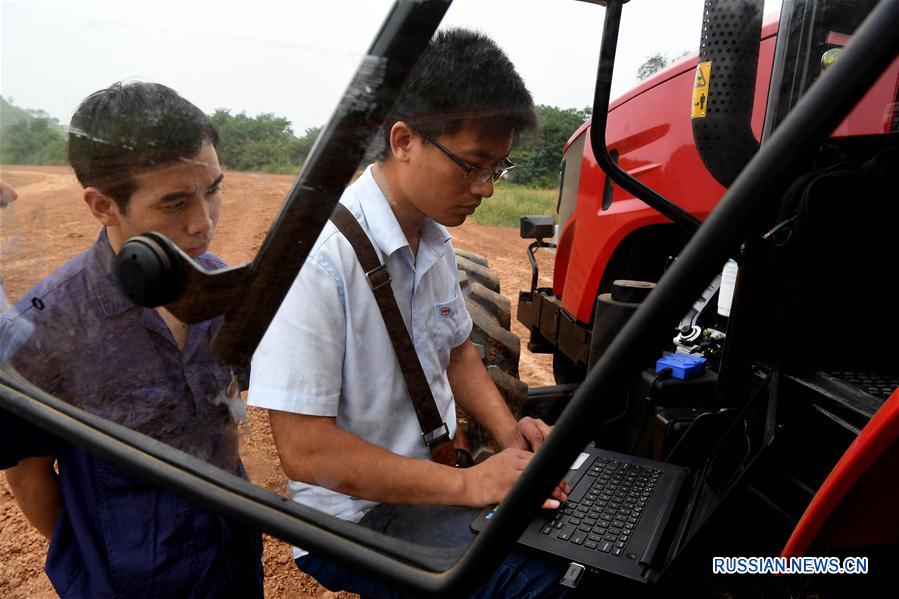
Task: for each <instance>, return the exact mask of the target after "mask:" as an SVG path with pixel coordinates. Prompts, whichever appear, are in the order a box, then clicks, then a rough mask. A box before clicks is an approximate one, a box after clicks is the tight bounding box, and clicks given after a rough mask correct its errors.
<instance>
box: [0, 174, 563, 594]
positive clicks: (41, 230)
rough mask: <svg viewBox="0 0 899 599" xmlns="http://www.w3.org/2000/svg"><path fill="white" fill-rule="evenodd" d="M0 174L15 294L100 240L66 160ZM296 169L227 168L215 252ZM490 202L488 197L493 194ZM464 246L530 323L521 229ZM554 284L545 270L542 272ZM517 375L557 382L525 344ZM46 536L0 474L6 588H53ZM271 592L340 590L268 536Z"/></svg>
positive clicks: (0, 251) (478, 231)
mask: <svg viewBox="0 0 899 599" xmlns="http://www.w3.org/2000/svg"><path fill="white" fill-rule="evenodd" d="M0 178H2V179H3V180H4V181H6V182H8V183H10V184H11V185H13V186H14V187H15V188H16V190H17V191H18V193H19V201H18V202H17V203H15V204H13V205H12V206H11V207H10V208H8V209H6V210H3V211H0V244H2V245H0V269H2V275H3V280H4V286H5V287H6V291H7V293H8V294H9V296H10V298H13V299H15V298H18V297H19V295H21V294H22V293H24V292H25V291H26V290H27V289H28V288H29V287H30V286H31V285H33V284H34V283H35V282H37V281H38V280H39V279H40V278H42V277H44V276H45V275H47V274H48V273H49V272H51V271H52V270H53V269H54V268H55V267H56V266H58V265H59V264H61V263H62V262H63V261H65V260H66V259H67V258H69V257H71V256H73V255H75V254H76V253H78V252H80V251H82V250H84V249H86V248H87V247H88V246H90V244H91V243H93V241H94V240H95V238H96V236H97V233H98V231H99V228H98V225H97V224H96V222H95V221H94V220H93V218H92V217H91V216H90V213H89V212H88V210H87V208H86V206H85V205H84V204H83V203H82V201H81V199H80V186H79V185H78V182H77V181H76V180H75V177H74V175H73V174H72V172H71V170H70V169H68V168H66V167H34V166H22V167H16V166H7V167H0ZM292 182H293V178H292V177H289V176H282V175H259V174H251V173H238V172H227V173H226V178H225V185H224V188H225V196H224V197H225V205H224V212H223V216H222V220H221V223H220V226H219V230H218V233H217V235H216V238H215V240H214V241H213V244H212V248H211V251H213V252H215V253H216V254H218V255H219V256H221V257H222V258H224V259H225V260H226V261H227V262H228V263H230V264H236V263H239V262H243V261H246V260H249V259H251V258H252V257H253V255H254V254H255V253H256V251H257V250H258V249H259V246H260V244H261V242H262V240H263V238H264V237H265V234H266V232H267V231H268V228H269V227H270V226H271V223H272V222H273V220H274V218H275V216H276V214H277V212H278V209H279V207H280V206H281V203H282V202H283V200H284V198H285V196H286V194H287V192H288V191H289V189H290V186H291V184H292ZM487 201H489V200H487ZM452 234H453V243H454V245H455V246H456V247H457V248H459V249H464V250H469V251H472V252H476V253H479V254H482V255H484V256H486V257H487V258H488V259H489V260H490V265H491V266H492V267H494V268H495V269H496V270H497V271H498V272H499V274H500V280H501V285H502V290H503V292H504V293H505V294H506V295H507V296H508V297H509V298H510V299H511V300H512V307H513V318H512V321H513V324H512V326H513V332H515V333H516V334H518V335H519V336H524V334H525V330H524V327H522V326H521V325H520V324H519V323H518V322H517V321H516V320H515V315H514V310H515V306H516V303H517V297H518V290H519V289H523V288H525V287H528V286H529V285H530V276H531V275H530V267H529V265H528V260H527V257H526V255H525V252H526V247H527V242H526V241H525V240H523V239H520V238H519V237H518V232H517V230H514V229H506V228H500V227H484V226H480V225H477V224H474V223H465V224H464V225H463V226H461V227H458V228H456V229H453V230H452ZM540 262H541V271H542V272H543V273H544V275H549V274H551V257H550V255H549V253H548V252H546V251H544V252H543V257H542V259H541V261H540ZM544 278H546V280H541V284H548V277H541V279H544ZM520 370H521V377H522V379H523V380H524V381H525V382H527V383H529V384H530V385H533V386H541V385H548V384H552V367H551V361H550V359H549V357H548V356H542V355H533V354H531V353H530V352H528V351H527V348H526V347H525V346H524V344H522V352H521V367H520ZM249 421H250V429H251V432H250V434H248V435H244V437H243V446H242V450H241V454H242V456H243V459H244V462H245V464H246V466H247V469H248V471H249V473H250V477H251V479H252V480H253V482H254V483H256V484H258V485H261V486H263V487H265V488H267V489H270V490H272V491H275V492H277V493H283V492H284V489H285V480H284V478H283V475H282V474H281V470H280V466H279V464H278V457H277V454H276V453H275V450H274V447H273V445H272V443H271V438H270V431H269V429H268V422H267V418H265V416H264V414H262V413H260V412H259V411H256V410H252V409H251V410H250V416H249ZM46 551H47V542H46V541H45V540H44V539H43V538H42V537H41V536H40V535H39V534H38V533H37V532H35V531H34V530H33V529H32V528H31V527H30V526H29V525H28V523H27V522H26V520H25V518H24V517H23V516H22V514H21V512H20V511H19V509H18V507H17V506H16V504H15V501H14V500H13V498H12V495H11V493H10V492H9V487H8V486H7V484H6V479H5V477H4V476H3V475H2V473H0V597H4V598H10V599H14V598H20V597H21V598H29V599H30V598H43V597H54V596H55V593H54V591H53V587H52V585H51V584H50V581H49V580H48V579H47V577H46V576H45V575H44V573H43V561H44V557H45V555H46ZM264 561H265V574H266V589H265V590H266V596H267V597H278V598H280V597H344V596H346V595H345V594H335V593H330V592H328V591H327V590H325V589H324V588H322V587H321V586H319V585H318V584H317V583H316V582H315V581H314V580H312V579H310V578H308V577H306V576H304V575H302V574H301V573H299V572H298V571H297V569H296V567H295V566H294V565H293V564H292V563H291V560H290V548H289V547H288V546H287V544H286V543H284V542H282V541H279V540H277V539H273V538H266V545H265V556H264Z"/></svg>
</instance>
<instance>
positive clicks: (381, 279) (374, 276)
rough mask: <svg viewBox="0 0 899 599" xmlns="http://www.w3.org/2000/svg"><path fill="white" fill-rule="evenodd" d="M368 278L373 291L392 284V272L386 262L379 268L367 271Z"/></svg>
mask: <svg viewBox="0 0 899 599" xmlns="http://www.w3.org/2000/svg"><path fill="white" fill-rule="evenodd" d="M365 276H366V278H367V279H368V284H369V285H370V286H371V288H372V291H377V290H378V289H380V288H381V287H383V286H384V285H390V281H391V278H390V273H389V272H388V271H387V265H386V264H380V265H378V267H377V268H373V269H371V270H370V271H368V272H367V273H365Z"/></svg>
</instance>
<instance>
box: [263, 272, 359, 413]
mask: <svg viewBox="0 0 899 599" xmlns="http://www.w3.org/2000/svg"><path fill="white" fill-rule="evenodd" d="M345 340H346V316H345V314H344V293H343V288H342V283H341V282H340V278H339V277H338V275H337V272H336V271H335V270H334V269H333V268H330V267H329V266H328V265H327V263H324V262H321V261H319V260H318V259H317V258H315V257H313V256H310V257H309V258H308V259H307V260H306V263H305V264H304V265H303V268H302V270H301V271H300V274H299V275H298V276H297V278H296V280H294V282H293V285H292V286H291V288H290V290H289V291H288V292H287V296H286V297H285V298H284V302H283V303H282V304H281V307H280V308H279V309H278V312H277V314H275V318H274V319H273V320H272V322H271V324H270V325H269V327H268V330H267V331H266V332H265V336H263V338H262V341H261V342H260V343H259V347H258V348H256V353H255V354H253V361H252V367H251V369H250V391H249V396H248V403H249V404H250V405H251V406H256V407H260V408H268V409H273V410H281V411H284V412H294V413H297V414H306V415H309V416H331V417H336V416H337V405H338V399H339V397H340V389H341V379H342V367H343V358H344V353H345V351H346V346H345V342H346V341H345Z"/></svg>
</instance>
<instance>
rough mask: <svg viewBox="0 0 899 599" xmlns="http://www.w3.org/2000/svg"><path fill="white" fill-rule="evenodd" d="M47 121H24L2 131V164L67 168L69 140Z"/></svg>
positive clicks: (43, 119) (0, 152)
mask: <svg viewBox="0 0 899 599" xmlns="http://www.w3.org/2000/svg"><path fill="white" fill-rule="evenodd" d="M54 120H55V119H50V118H48V117H35V118H32V119H30V120H22V121H19V122H17V123H13V124H11V125H8V126H6V127H4V128H3V132H2V141H0V163H3V164H65V161H66V138H65V137H64V136H63V135H62V133H60V132H59V131H58V130H57V129H56V128H55V127H54V126H53V121H54Z"/></svg>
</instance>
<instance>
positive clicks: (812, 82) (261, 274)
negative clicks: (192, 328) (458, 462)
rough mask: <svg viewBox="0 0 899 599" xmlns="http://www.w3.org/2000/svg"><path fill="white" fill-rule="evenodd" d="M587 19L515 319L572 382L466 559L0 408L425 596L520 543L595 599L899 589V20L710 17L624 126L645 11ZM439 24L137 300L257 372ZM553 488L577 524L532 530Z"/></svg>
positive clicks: (125, 442) (129, 250)
mask: <svg viewBox="0 0 899 599" xmlns="http://www.w3.org/2000/svg"><path fill="white" fill-rule="evenodd" d="M593 1H594V3H596V4H602V5H604V6H605V16H604V19H605V25H604V30H603V37H602V40H603V41H602V48H601V56H600V63H599V70H598V74H597V85H596V94H595V99H594V109H593V119H592V121H591V122H590V123H589V125H585V126H584V127H583V128H581V129H580V130H579V131H578V132H577V133H576V134H575V135H574V136H573V138H572V139H571V141H570V142H569V143H568V144H567V146H566V148H565V151H564V161H563V169H562V175H563V181H562V185H561V192H560V199H559V209H558V216H559V235H558V240H557V242H556V244H557V248H558V249H557V254H556V266H555V272H554V284H553V287H552V288H551V289H543V288H538V286H537V282H538V276H537V275H538V273H537V270H536V261H535V260H534V257H533V252H535V251H537V249H538V248H540V247H545V246H547V245H550V243H549V242H547V241H544V240H547V239H550V238H553V237H554V236H555V225H554V221H553V218H552V217H525V218H523V220H522V235H523V236H524V237H528V238H533V239H535V241H534V243H532V244H531V252H532V254H531V256H530V258H531V264H532V266H533V268H534V277H533V284H532V288H531V289H530V290H526V291H523V292H522V293H521V297H520V302H519V311H518V317H519V319H520V320H521V321H522V322H524V323H525V324H526V325H528V327H529V328H530V331H531V339H530V341H529V345H530V346H531V348H532V349H533V350H535V351H546V352H553V353H554V354H555V357H556V371H557V376H558V379H559V380H560V382H561V381H567V382H568V384H561V385H556V386H552V387H547V388H539V389H531V390H530V391H529V392H528V399H527V402H526V404H525V409H526V410H528V411H530V412H531V413H532V414H536V415H540V416H542V417H544V418H546V419H547V420H551V421H554V422H555V428H554V431H553V434H551V435H549V436H548V437H547V438H546V440H545V443H544V444H543V445H542V447H541V449H540V451H539V452H537V453H536V454H535V455H534V457H533V459H532V460H531V462H530V465H529V466H528V468H527V469H526V470H525V471H524V472H523V473H522V475H521V477H520V478H519V479H518V481H517V482H516V484H515V486H514V487H513V488H512V489H511V491H510V492H509V494H508V495H507V497H506V499H505V501H504V503H503V505H502V509H499V510H495V511H487V512H485V514H484V516H483V521H480V520H479V521H478V523H477V526H478V527H479V528H480V530H481V532H480V534H479V536H478V537H477V539H476V540H475V541H474V542H473V543H472V544H471V545H470V546H469V547H468V548H466V549H465V550H464V552H463V553H461V554H458V553H453V554H452V555H450V554H448V553H447V552H445V551H442V550H438V549H436V548H433V547H427V546H423V545H411V544H408V543H405V542H402V541H398V540H396V539H391V538H389V537H385V536H384V535H380V534H377V533H374V532H372V531H367V530H365V529H362V528H360V527H357V526H355V525H353V524H352V523H348V522H344V521H340V520H335V519H333V518H330V517H327V516H324V515H322V514H321V513H319V512H316V511H315V510H311V509H309V508H305V507H303V506H300V505H297V504H293V503H292V502H289V501H287V500H286V499H285V498H284V497H280V496H278V495H275V494H273V493H270V492H267V491H263V490H261V489H258V488H256V487H253V486H252V485H251V484H250V483H248V482H247V481H245V480H242V479H238V478H237V477H231V476H223V475H222V474H221V473H220V472H219V471H217V469H215V468H214V467H212V466H210V465H209V464H207V463H205V462H203V461H201V460H198V459H196V458H193V457H192V456H188V455H186V454H184V453H182V452H180V451H177V450H175V449H172V448H171V447H168V446H164V445H162V444H160V443H158V442H155V441H153V440H152V439H149V438H147V437H145V436H143V435H141V434H139V433H136V432H135V431H132V430H129V429H126V428H124V427H121V426H118V425H115V424H112V423H109V422H106V421H103V420H102V419H99V418H97V417H94V416H92V415H90V414H87V413H85V412H83V411H81V410H78V409H76V408H74V407H73V406H71V405H69V404H66V403H65V402H62V401H60V400H59V399H56V398H54V397H52V396H50V395H48V394H47V393H45V392H43V391H41V390H40V389H37V388H35V387H33V386H31V385H29V384H28V382H27V381H25V380H24V379H22V378H21V377H20V376H19V375H17V374H16V373H15V372H14V371H12V369H11V368H9V367H8V365H7V364H6V363H5V362H3V361H0V408H2V409H4V410H8V411H10V412H12V413H13V414H14V415H16V416H19V417H20V418H23V419H25V420H28V421H30V422H33V423H35V424H37V425H38V426H40V427H42V428H45V429H47V430H49V431H50V432H52V433H53V434H56V435H58V436H60V437H63V438H65V439H66V440H68V441H70V442H73V443H76V444H78V445H79V446H81V447H84V448H86V449H88V450H89V451H92V452H95V453H97V454H98V455H100V456H102V457H103V458H105V459H109V460H110V461H112V462H114V463H115V464H117V465H119V466H121V467H124V468H128V469H129V470H132V471H135V472H137V473H140V474H141V475H143V476H146V477H147V478H149V480H151V481H153V482H155V483H158V484H160V485H163V486H165V487H166V488H168V489H171V490H174V491H176V492H179V493H182V494H184V495H185V496H187V497H189V498H191V499H192V500H195V501H198V502H201V503H203V504H204V505H206V506H209V507H211V508H213V509H216V510H218V511H220V512H222V513H224V514H227V515H229V516H232V517H235V518H239V519H241V520H243V521H244V522H247V523H249V524H251V525H253V526H255V527H258V528H260V529H261V530H263V531H265V532H267V533H269V534H273V535H276V536H278V537H280V538H282V539H285V540H288V541H290V542H292V543H294V544H296V545H299V546H302V547H308V548H310V549H312V550H314V551H316V552H318V553H321V554H322V555H323V556H324V557H327V558H328V559H332V560H334V561H337V562H340V563H342V564H345V565H348V566H350V567H352V568H355V569H357V570H358V571H360V572H362V573H364V574H366V575H369V576H372V577H375V578H378V579H379V580H384V581H387V582H388V583H390V584H391V585H394V586H396V587H397V588H400V589H402V590H403V591H408V592H410V593H414V594H415V595H427V596H459V595H460V594H464V593H466V592H469V591H471V590H472V589H474V588H476V587H477V585H478V584H479V582H480V581H482V580H483V579H484V578H485V577H486V575H487V574H488V572H489V571H490V569H491V568H493V567H494V566H495V565H496V564H498V563H499V560H500V559H501V558H502V556H503V555H504V554H505V552H506V551H507V550H508V549H509V548H510V547H511V546H512V544H513V543H515V542H516V541H518V542H521V543H524V544H527V545H530V546H533V547H538V548H542V549H544V550H546V551H548V552H550V553H552V554H554V555H557V556H562V557H564V558H566V559H568V560H570V561H571V565H570V567H569V569H568V573H567V574H566V576H565V578H564V579H563V583H564V584H568V585H569V586H573V587H574V586H577V587H578V591H579V592H583V593H584V595H585V596H598V595H599V593H602V596H608V597H616V596H634V595H636V594H642V593H644V592H645V593H647V594H655V595H656V596H709V597H742V596H745V597H762V596H765V597H797V596H808V595H811V594H819V595H822V596H843V595H844V594H849V595H852V596H868V595H871V594H873V593H875V592H879V593H882V592H883V585H884V584H885V583H887V584H894V577H892V575H891V574H892V572H891V571H890V569H891V568H892V567H893V565H894V564H895V563H896V559H897V557H899V509H897V508H896V506H897V505H899V491H897V485H896V484H895V482H894V479H895V472H896V469H897V468H899V442H897V439H899V392H896V391H895V389H896V388H897V387H899V343H897V341H896V340H897V339H899V316H897V315H896V306H897V302H896V300H895V299H894V298H893V297H891V295H890V293H891V292H890V291H889V289H890V288H891V287H892V285H891V284H890V283H889V281H891V280H892V281H894V282H895V280H896V279H897V269H896V266H895V265H896V264H899V251H897V244H896V243H895V242H894V240H893V238H894V236H895V232H894V229H895V226H896V223H897V222H899V201H897V197H899V196H897V191H896V190H897V189H899V114H897V110H896V106H897V92H899V87H897V84H899V81H897V73H899V64H897V56H899V2H896V1H895V0H882V1H881V2H879V3H878V2H876V0H792V1H791V0H785V1H784V4H783V8H782V10H781V15H780V20H779V22H773V21H771V22H769V23H767V24H764V25H763V19H762V14H761V12H762V10H761V9H762V4H763V3H762V2H761V0H706V6H705V11H704V16H703V38H702V43H701V45H700V51H699V53H698V56H694V57H689V58H685V59H684V60H683V61H681V62H679V63H677V64H675V65H674V66H672V67H671V68H670V69H668V70H667V71H664V72H662V73H659V74H658V75H656V76H655V77H653V78H652V79H650V80H649V81H647V82H645V83H644V84H643V85H641V86H640V87H638V88H637V89H635V90H633V91H632V92H630V93H628V94H626V95H625V96H624V97H623V98H621V99H619V100H618V101H617V102H615V103H613V104H611V105H610V104H609V89H610V84H611V79H612V71H613V65H614V62H615V51H616V46H617V36H618V26H619V23H620V18H621V14H622V10H623V5H625V4H626V2H627V0H593ZM447 6H448V2H446V1H445V0H398V1H397V3H396V5H395V6H394V8H393V9H392V10H391V13H390V15H389V16H388V18H387V20H386V21H385V24H384V26H383V27H382V29H381V31H380V32H379V34H378V37H377V38H376V40H375V42H374V43H373V44H372V46H371V48H370V50H369V54H368V55H367V56H366V59H365V60H364V61H363V63H362V65H361V66H360V69H359V71H358V72H357V74H356V77H355V78H354V80H353V82H352V83H351V84H350V86H349V88H348V90H347V92H346V94H345V96H344V98H343V100H342V101H341V103H340V105H339V106H338V108H337V110H336V111H335V114H334V117H333V118H332V120H331V122H330V123H329V124H328V126H327V127H326V128H325V129H324V130H323V131H322V135H321V137H319V140H318V141H317V142H316V145H315V147H314V148H313V151H312V153H311V154H310V156H309V158H308V160H307V163H306V165H305V167H304V169H303V172H301V173H300V176H299V178H298V180H297V183H296V185H295V186H294V188H293V189H292V190H291V192H290V194H289V196H288V198H287V199H286V202H285V204H284V207H283V208H282V211H281V213H280V215H279V216H278V218H277V220H276V221H275V223H274V225H273V227H272V229H271V231H270V232H269V234H268V236H267V238H266V240H265V242H264V243H263V245H262V248H261V249H260V252H259V254H258V255H257V256H256V258H255V259H254V260H253V262H251V263H247V264H245V265H241V266H237V267H233V268H230V269H227V270H222V271H215V272H207V271H205V270H202V269H200V268H199V267H198V266H197V265H196V264H195V263H194V262H193V261H192V260H190V259H189V257H187V256H186V255H185V254H183V252H180V251H179V250H177V248H176V247H175V246H173V245H172V244H171V242H170V241H168V240H167V239H165V238H164V237H162V236H160V235H157V234H153V233H148V234H145V235H142V236H138V237H135V238H133V239H132V240H130V241H128V242H127V243H126V244H125V246H123V248H122V251H121V252H120V255H119V264H118V267H117V274H118V277H119V281H120V285H121V286H122V289H123V291H125V292H126V293H127V294H129V297H131V298H132V299H133V300H134V301H135V303H139V304H141V305H145V306H148V307H155V306H159V305H165V306H166V307H167V308H168V309H169V310H170V311H171V312H172V313H174V314H175V315H177V316H178V317H179V318H181V319H182V320H183V321H184V322H195V321H201V320H206V319H208V318H210V317H211V316H214V315H218V314H224V315H225V323H224V325H223V327H222V329H221V330H220V331H219V333H218V334H217V336H216V339H215V342H214V349H215V351H216V355H217V356H218V357H219V359H221V360H222V361H223V362H224V363H227V364H233V365H239V364H242V363H244V362H246V360H247V359H248V358H249V357H250V356H251V355H252V353H253V351H254V349H255V347H256V344H257V343H258V342H259V340H260V339H261V337H262V335H263V334H264V332H265V329H266V327H267V326H268V324H269V322H270V321H271V318H272V317H273V316H274V314H275V312H276V311H277V309H278V306H279V305H280V303H281V301H282V299H283V298H284V296H285V294H286V293H287V290H288V289H289V287H290V285H291V284H292V282H293V280H294V279H295V276H296V273H297V272H298V271H299V269H300V268H301V266H302V264H303V261H304V259H305V257H306V253H308V251H309V248H310V247H311V246H312V242H313V241H314V240H315V239H316V237H317V236H318V234H319V232H320V230H321V228H322V226H323V224H324V223H325V222H326V220H327V219H328V217H329V216H330V214H331V211H332V210H333V208H334V205H335V203H336V202H337V199H338V198H339V196H340V194H341V193H342V191H343V189H344V188H345V186H346V185H347V184H348V182H349V181H350V179H351V177H352V176H353V174H354V172H355V170H356V168H357V167H358V165H359V163H360V161H362V160H363V158H364V156H365V154H366V151H367V149H368V144H369V141H370V140H371V139H372V137H373V136H374V135H375V134H376V132H377V130H378V128H379V127H380V125H381V123H382V122H383V119H384V116H385V114H386V113H387V111H388V109H389V107H390V106H391V104H392V103H393V102H394V101H395V99H396V95H397V93H398V92H399V90H400V89H401V87H402V82H403V80H404V78H405V76H406V75H407V74H408V72H409V70H410V69H411V68H412V66H413V65H414V62H415V60H416V58H417V56H418V55H419V54H420V53H421V51H422V50H423V48H424V47H425V46H426V44H427V42H428V40H429V39H430V37H431V35H432V34H433V33H434V31H435V30H436V28H437V26H438V25H439V23H440V21H441V19H442V18H443V15H444V13H445V12H446V9H447ZM844 44H845V50H844V51H841V48H842V47H843V45H844ZM688 115H689V117H688ZM847 115H848V116H847ZM688 118H689V119H690V121H689V125H690V127H689V129H690V130H692V133H691V131H690V130H688V125H687V124H688V121H687V119H688ZM666 196H667V197H666ZM700 223H701V226H700ZM722 267H723V270H722ZM719 273H720V274H719ZM187 290H190V293H187ZM716 298H717V299H716ZM563 477H565V478H566V479H569V482H570V483H571V485H572V493H571V494H569V497H568V501H567V502H566V504H565V505H563V506H561V507H560V508H559V510H556V511H554V512H552V513H549V514H547V513H545V512H541V510H540V505H541V504H542V502H543V500H544V499H545V498H546V497H547V496H548V495H549V493H550V492H551V490H552V489H553V488H554V487H555V486H556V485H557V484H558V482H559V480H560V479H561V478H563ZM594 515H595V516H594ZM474 526H475V523H473V527H474ZM585 528H586V529H587V530H584V529H585ZM597 529H603V532H602V534H599V533H598V532H597ZM613 531H614V532H613ZM582 533H583V534H582ZM613 535H614V540H611V539H610V538H609V537H612V536H613ZM809 555H817V556H820V558H821V561H815V558H813V559H812V560H811V561H803V560H801V559H798V558H801V557H807V556H809ZM792 558H797V559H796V560H794V559H792ZM832 568H833V569H832ZM587 572H589V573H590V574H591V575H590V576H584V574H585V573H587ZM837 572H843V573H846V574H847V575H846V576H832V575H831V574H829V573H837ZM729 573H730V574H747V576H732V575H731V576H729V575H728V574H729ZM786 573H791V574H793V575H792V576H775V575H776V574H786ZM593 574H596V575H595V576H593ZM848 574H856V575H851V576H850V575H848ZM584 580H587V581H589V582H587V583H584ZM579 583H583V584H580V586H578V585H579ZM585 589H586V591H585Z"/></svg>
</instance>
